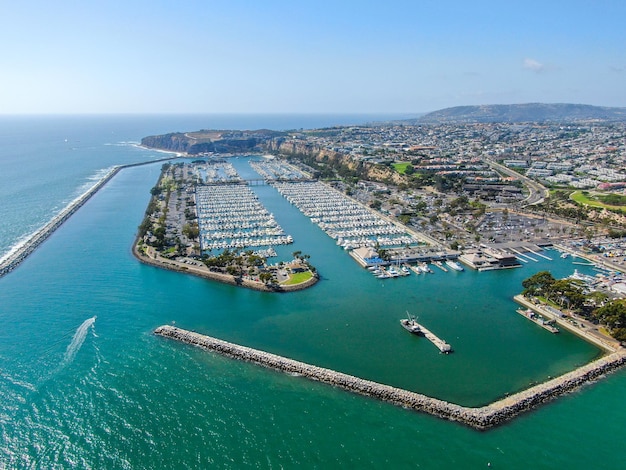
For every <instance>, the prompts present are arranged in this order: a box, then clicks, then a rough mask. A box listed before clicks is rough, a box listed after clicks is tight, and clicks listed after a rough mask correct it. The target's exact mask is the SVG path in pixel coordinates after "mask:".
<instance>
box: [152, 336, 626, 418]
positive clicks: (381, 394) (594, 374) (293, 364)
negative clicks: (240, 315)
mask: <svg viewBox="0 0 626 470" xmlns="http://www.w3.org/2000/svg"><path fill="white" fill-rule="evenodd" d="M154 333H155V334H156V335H159V336H163V337H165V338H170V339H174V340H177V341H181V342H183V343H186V344H190V345H194V346H198V347H200V348H202V349H205V350H208V351H214V352H216V353H218V354H221V355H224V356H227V357H230V358H234V359H239V360H242V361H246V362H251V363H253V364H257V365H260V366H263V367H267V368H270V369H274V370H278V371H282V372H286V373H289V374H292V375H296V376H303V377H306V378H309V379H312V380H316V381H319V382H323V383H326V384H329V385H332V386H335V387H339V388H342V389H344V390H348V391H351V392H354V393H357V394H360V395H364V396H367V397H371V398H375V399H378V400H382V401H384V402H387V403H391V404H394V405H397V406H402V407H404V408H408V409H412V410H415V411H420V412H424V413H428V414H431V415H433V416H437V417H440V418H443V419H446V420H450V421H457V422H459V423H462V424H465V425H467V426H470V427H472V428H475V429H479V430H485V429H489V428H492V427H495V426H498V425H501V424H503V423H505V422H507V421H509V420H511V419H512V418H514V417H515V416H517V415H519V414H521V413H523V412H526V411H529V410H531V409H533V408H535V407H536V406H537V405H539V404H541V403H544V402H546V401H549V400H552V399H554V398H556V397H558V396H560V395H563V394H565V393H568V392H570V391H571V390H574V389H576V388H578V387H580V386H582V385H584V384H586V383H588V382H590V381H592V380H596V379H598V378H599V377H601V376H603V375H605V374H607V373H609V372H611V371H614V370H616V369H618V368H620V367H622V366H623V365H624V364H626V352H624V350H623V349H621V350H619V351H617V352H614V353H612V354H610V355H608V356H604V357H602V358H600V359H598V360H596V361H594V362H591V363H589V364H587V365H584V366H582V367H580V368H578V369H576V370H574V371H572V372H568V373H566V374H564V375H562V376H560V377H557V378H555V379H552V380H550V381H548V382H545V383H543V384H539V385H536V386H534V387H532V388H530V389H528V390H524V391H522V392H519V393H516V394H513V395H510V396H508V397H506V398H503V399H502V400H498V401H496V402H494V403H491V404H489V405H486V406H483V407H480V408H469V407H465V406H461V405H456V404H454V403H449V402H446V401H444V400H439V399H437V398H432V397H428V396H426V395H423V394H420V393H416V392H411V391H409V390H403V389H401V388H397V387H392V386H390V385H385V384H381V383H378V382H374V381H371V380H365V379H362V378H359V377H355V376H353V375H348V374H344V373H342V372H337V371H334V370H331V369H326V368H323V367H317V366H314V365H310V364H307V363H304V362H300V361H295V360H293V359H289V358H286V357H283V356H278V355H276V354H271V353H267V352H264V351H260V350H258V349H252V348H248V347H246V346H241V345H238V344H234V343H229V342H227V341H223V340H220V339H217V338H212V337H210V336H205V335H201V334H199V333H196V332H192V331H188V330H184V329H181V328H177V327H174V326H170V325H164V326H160V327H158V328H157V329H156V330H155V331H154Z"/></svg>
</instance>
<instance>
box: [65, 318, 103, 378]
mask: <svg viewBox="0 0 626 470" xmlns="http://www.w3.org/2000/svg"><path fill="white" fill-rule="evenodd" d="M95 322H96V317H95V316H94V317H91V318H88V319H87V320H85V321H84V322H83V323H82V324H81V325H80V326H79V327H78V329H77V330H76V333H74V337H73V338H72V341H71V342H70V344H69V346H68V347H67V349H66V350H65V355H64V356H63V361H62V362H61V366H65V365H67V364H70V363H71V362H72V361H73V360H74V358H75V357H76V353H78V351H79V350H80V348H81V346H82V345H83V343H84V342H85V338H86V337H87V333H88V332H89V329H90V328H92V327H93V325H94V323H95Z"/></svg>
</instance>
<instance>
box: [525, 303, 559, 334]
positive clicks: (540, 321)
mask: <svg viewBox="0 0 626 470" xmlns="http://www.w3.org/2000/svg"><path fill="white" fill-rule="evenodd" d="M516 312H517V313H519V314H520V315H521V316H523V317H524V318H527V319H529V320H530V321H531V322H533V323H534V324H536V325H539V326H540V327H541V328H543V329H545V330H548V331H549V332H550V333H559V329H558V328H557V327H555V326H554V320H545V319H544V318H543V317H542V316H540V315H537V314H536V313H535V312H533V311H532V310H530V309H526V310H524V309H523V308H518V309H517V310H516Z"/></svg>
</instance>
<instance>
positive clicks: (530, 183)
mask: <svg viewBox="0 0 626 470" xmlns="http://www.w3.org/2000/svg"><path fill="white" fill-rule="evenodd" d="M485 161H486V162H487V164H489V166H491V167H492V168H494V169H495V170H498V171H499V172H501V173H504V174H506V175H509V176H513V177H515V178H517V179H519V180H521V181H522V182H523V183H524V185H525V186H526V187H527V188H528V191H529V193H530V194H529V195H528V197H527V198H526V199H524V201H523V204H525V205H528V206H530V205H534V204H540V203H542V202H543V201H544V199H545V198H547V197H548V195H549V193H548V190H547V188H546V187H545V186H543V185H542V184H540V183H538V182H536V181H535V180H533V179H531V178H528V177H527V176H524V175H522V174H520V173H518V172H517V171H515V170H511V169H510V168H507V167H506V166H504V165H501V164H499V163H497V162H495V161H493V160H491V159H489V158H487V159H486V160H485Z"/></svg>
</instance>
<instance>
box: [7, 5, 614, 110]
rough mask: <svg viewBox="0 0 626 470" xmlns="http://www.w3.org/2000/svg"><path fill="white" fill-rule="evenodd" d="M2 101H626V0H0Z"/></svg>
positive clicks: (45, 104)
mask: <svg viewBox="0 0 626 470" xmlns="http://www.w3.org/2000/svg"><path fill="white" fill-rule="evenodd" d="M0 12H1V14H0V114H74V113H80V114H83V113H324V114H326V113H386V114H412V113H421V112H428V111H434V110H437V109H442V108H446V107H451V106H461V105H478V104H512V103H530V102H544V103H583V104H592V105H600V106H619V107H626V27H624V24H625V23H624V21H625V19H626V1H624V0H595V1H593V2H591V1H589V0H586V1H579V0H568V1H567V2H566V1H564V0H563V1H561V0H541V1H535V0H524V1H516V2H508V1H505V0H498V1H492V0H490V1H486V0H465V1H452V0H412V1H396V0H387V1H369V0H359V1H351V0H345V1H341V0H335V1H326V0H316V1H307V0H301V1H297V0H290V1H282V0H263V1H254V0H249V1H242V0H225V1H215V0H177V1H170V0H150V1H143V0H122V1H118V0H107V1H96V0H94V1H92V0H74V1H70V0H57V1H54V2H51V1H49V0H34V1H29V0H23V1H20V2H16V1H11V0H0Z"/></svg>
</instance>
